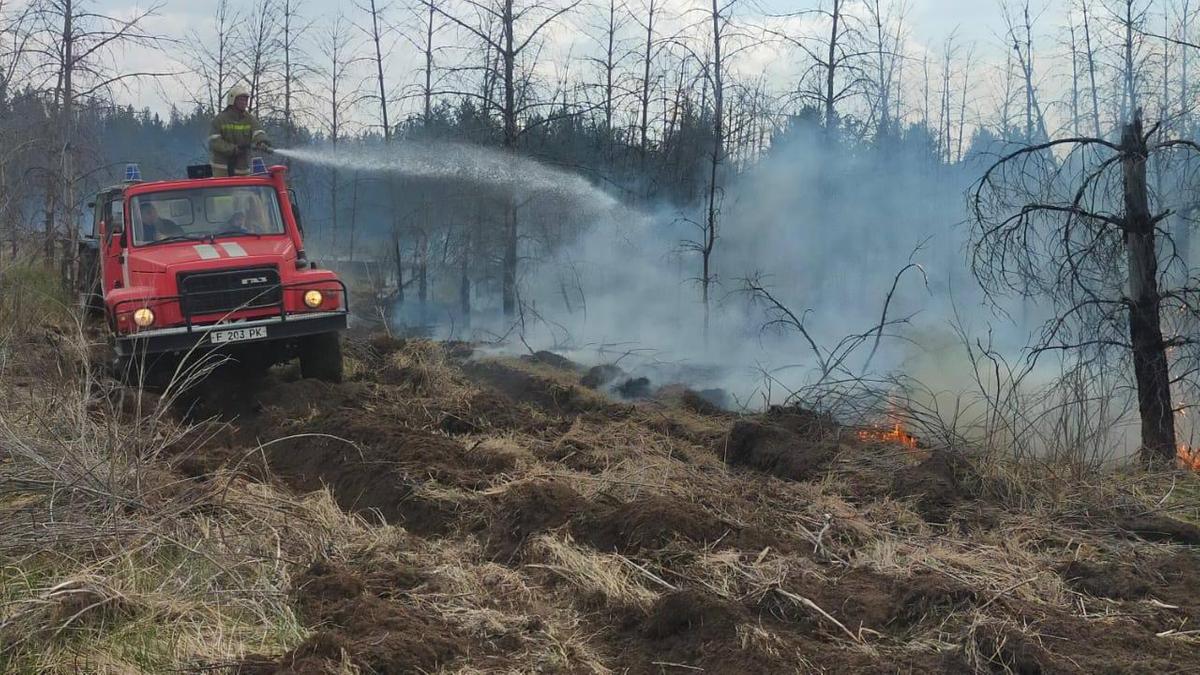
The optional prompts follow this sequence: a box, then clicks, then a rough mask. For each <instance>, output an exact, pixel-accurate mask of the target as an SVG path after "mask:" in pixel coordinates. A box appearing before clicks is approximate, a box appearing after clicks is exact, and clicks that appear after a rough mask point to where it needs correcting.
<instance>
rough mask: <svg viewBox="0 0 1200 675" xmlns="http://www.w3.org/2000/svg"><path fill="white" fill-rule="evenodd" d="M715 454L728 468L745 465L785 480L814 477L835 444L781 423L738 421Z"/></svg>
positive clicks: (831, 455)
mask: <svg viewBox="0 0 1200 675" xmlns="http://www.w3.org/2000/svg"><path fill="white" fill-rule="evenodd" d="M717 452H718V454H719V455H720V456H721V457H723V458H724V459H725V462H726V463H728V464H729V465H731V466H744V467H748V468H751V469H755V470H757V471H762V472H763V473H768V474H771V475H773V476H778V477H780V478H786V479H788V480H805V479H808V478H812V477H814V476H816V475H817V474H818V473H819V472H820V471H821V470H822V469H823V468H824V467H825V465H826V464H827V463H828V462H829V460H831V459H833V456H834V454H836V453H837V445H836V444H835V443H832V442H828V441H823V440H816V441H814V440H812V438H811V437H808V436H801V435H800V434H798V433H796V432H795V431H794V430H793V429H791V428H788V427H786V426H783V425H781V424H774V423H765V422H760V421H754V420H739V421H738V422H736V423H735V424H734V425H733V428H732V429H730V431H729V435H728V436H727V437H726V439H725V444H724V447H721V448H718V449H717Z"/></svg>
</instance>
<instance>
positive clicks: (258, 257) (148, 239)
mask: <svg viewBox="0 0 1200 675" xmlns="http://www.w3.org/2000/svg"><path fill="white" fill-rule="evenodd" d="M203 168H204V167H189V171H188V173H189V176H196V177H190V178H188V179H186V180H165V181H154V182H142V181H141V180H140V171H139V170H138V168H137V166H136V165H130V166H129V167H127V169H126V180H125V182H124V184H122V185H119V186H115V187H111V188H108V189H105V190H102V191H101V192H100V193H99V194H98V195H97V196H96V200H95V202H94V204H92V205H91V208H93V209H94V217H93V221H92V231H91V232H90V233H85V236H84V238H83V243H82V245H81V251H80V254H81V264H80V275H79V276H80V279H81V289H80V290H81V292H82V298H83V301H84V302H85V303H86V305H87V306H89V307H92V308H95V309H97V310H101V311H103V313H104V315H105V317H106V318H107V322H108V326H109V328H110V329H111V334H112V342H113V347H114V351H115V363H116V365H117V369H118V372H119V373H121V374H122V375H123V376H125V377H128V376H129V374H130V373H132V372H135V371H137V370H139V369H145V368H147V364H150V363H154V364H159V365H160V366H161V364H163V363H168V364H172V367H171V368H169V369H171V370H173V369H174V366H176V365H177V364H178V363H179V362H180V361H179V359H181V358H186V357H188V356H196V357H198V356H200V355H205V354H211V353H213V352H214V351H220V352H222V353H224V354H227V355H229V356H230V357H231V358H233V359H234V360H236V361H238V362H239V363H241V364H244V365H245V366H246V367H247V368H251V369H258V368H260V369H264V370H265V368H266V367H269V366H270V365H272V364H275V363H281V362H284V361H287V360H290V359H293V358H298V359H299V360H300V371H301V374H302V375H303V376H304V377H312V378H319V379H323V380H329V381H340V380H341V377H342V354H341V344H340V342H339V333H340V331H342V330H344V329H345V328H346V319H347V313H348V306H347V299H348V298H347V293H346V286H345V284H343V283H342V282H341V281H340V280H339V279H338V277H337V275H336V274H334V273H333V272H331V271H329V270H323V269H318V268H317V265H316V264H315V263H312V262H309V261H308V260H307V258H306V256H305V252H304V240H303V230H302V228H301V221H300V211H299V209H298V207H297V206H296V202H295V194H294V193H293V192H292V191H290V190H289V189H288V187H287V182H286V168H285V167H282V166H273V167H271V168H270V169H267V168H265V166H263V165H262V163H261V161H259V160H256V161H255V168H256V169H257V172H256V173H255V174H254V175H250V176H238V177H229V178H211V177H206V176H205V172H203V170H202V169H203ZM159 370H160V371H161V370H162V368H161V367H160V368H159ZM142 372H148V371H146V370H142Z"/></svg>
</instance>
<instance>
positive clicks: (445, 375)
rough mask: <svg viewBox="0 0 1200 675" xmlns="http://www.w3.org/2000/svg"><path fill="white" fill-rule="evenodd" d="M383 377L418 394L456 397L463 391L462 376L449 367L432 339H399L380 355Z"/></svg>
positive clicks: (460, 395)
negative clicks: (385, 352)
mask: <svg viewBox="0 0 1200 675" xmlns="http://www.w3.org/2000/svg"><path fill="white" fill-rule="evenodd" d="M382 375H383V378H384V379H385V380H386V381H390V382H393V383H396V384H403V385H405V386H407V387H409V388H410V389H411V390H412V391H413V393H415V394H418V395H420V396H435V395H438V396H443V397H446V398H450V399H459V398H462V397H464V396H465V395H466V393H467V392H466V390H465V382H464V381H463V378H462V376H461V375H460V374H459V373H458V372H457V371H456V370H455V369H453V368H451V367H450V364H449V362H448V359H447V356H446V351H445V349H443V348H442V345H441V344H439V343H437V342H434V341H433V340H403V341H400V342H399V343H398V346H397V347H396V348H395V350H394V351H391V352H390V353H388V354H387V355H386V356H384V364H383V373H382Z"/></svg>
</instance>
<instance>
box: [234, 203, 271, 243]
mask: <svg viewBox="0 0 1200 675" xmlns="http://www.w3.org/2000/svg"><path fill="white" fill-rule="evenodd" d="M238 201H239V204H238V212H239V213H240V214H241V215H242V222H241V224H240V225H239V227H242V228H244V229H245V230H246V231H247V232H253V233H255V234H271V228H270V227H269V226H268V225H267V214H266V210H264V209H263V205H262V202H261V201H259V198H258V195H255V194H246V195H242V196H241V197H240V198H239V200H238Z"/></svg>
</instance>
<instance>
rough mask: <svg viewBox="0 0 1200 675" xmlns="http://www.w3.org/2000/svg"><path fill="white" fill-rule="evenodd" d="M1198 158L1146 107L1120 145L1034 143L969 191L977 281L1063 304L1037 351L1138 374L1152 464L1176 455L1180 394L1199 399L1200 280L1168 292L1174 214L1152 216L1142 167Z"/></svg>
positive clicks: (1145, 454) (1084, 140)
mask: <svg viewBox="0 0 1200 675" xmlns="http://www.w3.org/2000/svg"><path fill="white" fill-rule="evenodd" d="M1135 91H1136V90H1135ZM1127 93H1128V92H1127ZM1196 151H1200V145H1197V144H1196V143H1194V142H1193V141H1189V140H1172V139H1162V138H1161V137H1160V134H1159V131H1158V127H1155V128H1152V129H1150V130H1149V131H1146V130H1144V129H1143V126H1142V121H1141V114H1140V111H1139V112H1138V113H1137V114H1135V116H1134V119H1133V121H1132V122H1131V123H1130V124H1127V125H1126V126H1125V128H1124V131H1123V134H1122V137H1121V141H1120V143H1113V142H1111V141H1108V140H1105V139H1102V138H1099V137H1072V138H1064V139H1059V140H1054V141H1047V142H1044V143H1039V144H1035V145H1030V146H1026V147H1024V148H1022V149H1020V150H1017V151H1016V152H1013V153H1011V154H1009V155H1007V156H1005V157H1002V158H1001V159H999V160H998V161H997V162H996V163H995V164H993V165H992V166H991V167H990V168H989V169H988V170H987V172H986V173H985V174H984V175H983V177H982V178H981V179H980V181H979V182H978V183H977V184H976V186H975V188H974V189H973V191H972V205H971V206H972V214H973V221H974V228H973V232H972V242H973V248H972V256H973V257H972V264H973V268H974V271H975V274H976V276H977V277H978V278H979V280H980V281H981V283H982V284H983V285H984V288H985V289H987V290H988V291H989V292H992V293H1002V292H1017V293H1022V294H1023V293H1033V294H1037V295H1040V296H1042V297H1045V298H1047V299H1048V300H1050V301H1051V302H1052V303H1053V305H1054V307H1055V308H1057V310H1058V315H1057V316H1056V317H1055V318H1054V319H1052V320H1051V321H1049V322H1048V323H1047V325H1046V327H1045V329H1044V331H1043V333H1042V336H1041V338H1040V340H1039V342H1038V344H1037V345H1036V347H1035V351H1034V353H1035V355H1037V354H1043V353H1046V352H1050V351H1058V352H1069V353H1076V354H1078V353H1081V352H1086V353H1088V354H1089V355H1090V357H1091V358H1099V359H1118V360H1120V361H1121V362H1123V363H1127V364H1128V365H1129V366H1130V370H1131V371H1132V375H1133V378H1132V384H1133V389H1134V391H1135V392H1136V396H1137V403H1138V410H1139V413H1140V415H1141V445H1142V448H1141V452H1142V458H1143V459H1144V460H1145V461H1147V462H1166V461H1171V460H1172V459H1173V458H1174V457H1175V453H1176V446H1175V421H1174V415H1175V412H1176V410H1175V408H1174V406H1173V405H1172V387H1173V386H1183V385H1184V384H1190V386H1191V387H1192V389H1193V392H1194V391H1195V386H1196V382H1195V374H1196V372H1197V369H1196V350H1195V347H1196V343H1197V340H1196V338H1195V330H1194V322H1195V320H1196V318H1197V317H1198V316H1200V313H1198V312H1200V305H1198V303H1197V300H1198V299H1200V280H1198V279H1191V280H1190V281H1189V282H1188V283H1187V284H1185V285H1184V286H1182V287H1165V285H1166V284H1168V283H1169V280H1168V277H1166V276H1165V272H1166V270H1167V269H1168V268H1169V267H1170V265H1171V261H1173V260H1174V259H1175V253H1174V251H1173V247H1172V246H1171V241H1170V234H1169V233H1168V232H1166V231H1164V230H1163V229H1162V228H1161V224H1162V222H1163V221H1164V220H1165V219H1166V218H1167V217H1168V216H1169V215H1170V211H1169V210H1164V209H1161V208H1159V209H1155V208H1154V206H1153V199H1152V197H1151V194H1150V190H1149V189H1148V187H1147V184H1146V164H1147V162H1148V161H1149V160H1150V158H1151V157H1153V156H1155V155H1158V154H1164V153H1175V152H1196ZM1063 153H1065V155H1064V154H1063ZM1163 261H1166V264H1163ZM1171 352H1175V353H1176V355H1175V357H1174V359H1172V357H1171V356H1170V353H1171ZM1188 359H1190V361H1188ZM1173 365H1174V366H1175V372H1174V374H1173V373H1172V366H1173Z"/></svg>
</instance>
